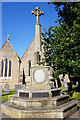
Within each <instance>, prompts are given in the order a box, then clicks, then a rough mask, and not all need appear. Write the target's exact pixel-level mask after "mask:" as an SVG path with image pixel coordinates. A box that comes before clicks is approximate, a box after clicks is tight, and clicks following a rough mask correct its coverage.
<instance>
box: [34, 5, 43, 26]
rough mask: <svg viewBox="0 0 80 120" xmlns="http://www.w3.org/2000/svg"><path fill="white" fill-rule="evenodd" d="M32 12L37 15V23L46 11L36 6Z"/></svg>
mask: <svg viewBox="0 0 80 120" xmlns="http://www.w3.org/2000/svg"><path fill="white" fill-rule="evenodd" d="M32 14H34V15H35V16H37V24H39V16H41V15H44V12H43V11H41V10H40V9H39V7H36V9H35V10H34V11H32Z"/></svg>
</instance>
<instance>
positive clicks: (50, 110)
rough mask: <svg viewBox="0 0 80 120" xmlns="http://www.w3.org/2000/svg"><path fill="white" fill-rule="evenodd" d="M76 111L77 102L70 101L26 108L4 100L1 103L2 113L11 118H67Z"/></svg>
mask: <svg viewBox="0 0 80 120" xmlns="http://www.w3.org/2000/svg"><path fill="white" fill-rule="evenodd" d="M76 111H77V102H76V101H70V102H67V103H65V104H63V105H60V106H58V107H47V108H27V109H23V108H22V107H17V106H16V105H13V104H12V103H9V101H8V102H6V103H4V104H3V105H2V113H4V114H6V115H8V116H10V117H11V118H67V117H68V116H70V115H71V114H73V113H74V112H76Z"/></svg>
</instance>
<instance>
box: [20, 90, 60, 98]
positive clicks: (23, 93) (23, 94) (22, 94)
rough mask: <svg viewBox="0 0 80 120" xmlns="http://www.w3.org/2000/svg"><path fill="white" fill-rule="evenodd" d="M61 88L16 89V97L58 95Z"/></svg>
mask: <svg viewBox="0 0 80 120" xmlns="http://www.w3.org/2000/svg"><path fill="white" fill-rule="evenodd" d="M60 92H61V89H60V88H57V89H56V88H55V89H42V90H41V89H30V88H29V89H22V90H18V97H26V98H42V97H53V96H57V95H60Z"/></svg>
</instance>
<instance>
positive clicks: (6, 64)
mask: <svg viewBox="0 0 80 120" xmlns="http://www.w3.org/2000/svg"><path fill="white" fill-rule="evenodd" d="M7 67H8V61H7V59H6V60H5V77H7Z"/></svg>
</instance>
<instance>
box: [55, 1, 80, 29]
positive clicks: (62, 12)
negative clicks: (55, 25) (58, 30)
mask: <svg viewBox="0 0 80 120" xmlns="http://www.w3.org/2000/svg"><path fill="white" fill-rule="evenodd" d="M53 4H55V10H56V11H57V14H58V19H57V21H59V23H60V25H61V24H62V22H64V23H66V24H67V25H68V26H69V27H72V26H73V22H74V21H76V23H77V24H79V22H80V21H79V19H78V18H79V17H80V3H78V2H54V3H53ZM57 21H56V22H57Z"/></svg>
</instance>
